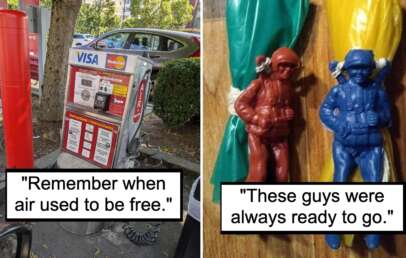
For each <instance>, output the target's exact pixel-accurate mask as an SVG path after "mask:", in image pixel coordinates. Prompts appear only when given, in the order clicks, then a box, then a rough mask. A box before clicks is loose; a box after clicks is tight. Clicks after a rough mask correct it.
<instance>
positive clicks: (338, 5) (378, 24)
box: [321, 0, 402, 246]
mask: <svg viewBox="0 0 406 258" xmlns="http://www.w3.org/2000/svg"><path fill="white" fill-rule="evenodd" d="M325 3H326V7H327V18H328V23H329V32H330V33H329V34H330V42H331V47H332V50H333V57H334V60H336V61H342V60H344V57H345V55H346V54H347V52H348V51H349V50H350V49H356V48H363V49H371V50H373V51H374V54H375V58H376V59H379V58H386V59H389V60H391V61H392V59H393V57H394V55H395V52H396V50H397V48H398V45H399V41H400V37H401V33H402V10H401V6H400V3H399V1H398V0H356V1H342V0H326V2H325ZM389 87H390V85H389ZM383 134H384V142H385V143H384V144H385V145H384V148H385V154H386V155H385V162H384V166H385V173H386V174H387V177H386V179H385V180H387V181H395V168H394V162H393V161H394V160H393V150H392V141H391V137H390V133H389V131H388V130H384V132H383ZM327 156H328V157H329V158H328V159H326V160H328V162H327V164H324V167H323V170H322V176H321V181H323V182H331V181H333V171H334V168H333V166H334V164H333V160H332V154H331V153H327ZM351 180H352V181H354V182H360V181H362V177H361V176H360V173H359V170H357V171H356V172H355V173H354V174H353V175H352V178H351ZM352 240H353V235H345V236H344V243H345V244H346V245H347V246H351V245H352Z"/></svg>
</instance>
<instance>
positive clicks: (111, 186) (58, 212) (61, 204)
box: [6, 170, 183, 221]
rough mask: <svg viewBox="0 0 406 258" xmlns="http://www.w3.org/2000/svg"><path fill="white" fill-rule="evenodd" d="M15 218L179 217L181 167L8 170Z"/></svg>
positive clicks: (8, 210) (9, 215) (10, 204)
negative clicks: (149, 170) (148, 170)
mask: <svg viewBox="0 0 406 258" xmlns="http://www.w3.org/2000/svg"><path fill="white" fill-rule="evenodd" d="M6 180H7V207H6V218H7V219H9V220H10V219H11V220H14V219H15V220H71V219H75V220H76V219H79V220H81V219H83V220H89V219H90V220H100V219H106V220H107V219H108V220H127V219H128V220H137V219H145V220H155V219H157V220H179V221H180V220H181V219H182V213H183V212H182V174H181V172H180V171H175V170H169V171H154V172H142V171H129V170H127V171H125V170H124V171H123V170H110V171H104V170H97V171H96V170H93V171H92V172H88V171H87V170H83V171H79V170H78V171H76V172H72V171H71V170H64V171H61V170H55V171H52V170H50V171H47V172H41V171H15V170H9V171H8V172H7V178H6Z"/></svg>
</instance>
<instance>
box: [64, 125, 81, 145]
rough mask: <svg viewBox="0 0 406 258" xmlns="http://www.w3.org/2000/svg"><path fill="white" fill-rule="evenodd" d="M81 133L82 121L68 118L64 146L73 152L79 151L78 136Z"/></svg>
mask: <svg viewBox="0 0 406 258" xmlns="http://www.w3.org/2000/svg"><path fill="white" fill-rule="evenodd" d="M81 134H82V122H80V121H77V120H75V119H72V118H71V119H69V129H68V140H67V144H66V148H67V149H68V150H70V151H73V152H75V153H78V152H79V144H80V137H81Z"/></svg>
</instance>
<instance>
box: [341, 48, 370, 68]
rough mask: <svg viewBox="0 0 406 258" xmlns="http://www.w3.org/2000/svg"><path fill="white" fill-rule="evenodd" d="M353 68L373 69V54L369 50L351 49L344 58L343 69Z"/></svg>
mask: <svg viewBox="0 0 406 258" xmlns="http://www.w3.org/2000/svg"><path fill="white" fill-rule="evenodd" d="M353 66H364V67H370V68H372V69H374V68H375V60H374V53H373V52H372V51H371V50H364V49H353V50H350V52H348V54H347V55H346V56H345V61H344V69H348V68H350V67H353Z"/></svg>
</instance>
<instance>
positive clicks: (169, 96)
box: [153, 58, 200, 127]
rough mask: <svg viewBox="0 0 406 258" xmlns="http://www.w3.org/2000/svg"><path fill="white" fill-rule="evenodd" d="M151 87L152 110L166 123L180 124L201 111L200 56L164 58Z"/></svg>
mask: <svg viewBox="0 0 406 258" xmlns="http://www.w3.org/2000/svg"><path fill="white" fill-rule="evenodd" d="M155 87H156V88H155V90H154V98H153V102H154V112H155V114H156V115H158V116H159V117H160V118H161V119H162V120H163V121H164V123H165V124H166V125H168V126H170V127H179V126H182V125H184V124H185V123H186V122H188V121H190V120H191V119H192V118H194V117H196V116H199V114H200V59H199V58H184V59H178V60H174V61H170V62H167V63H166V64H165V65H164V67H162V68H161V69H160V71H159V72H158V75H157V81H156V85H155Z"/></svg>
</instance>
